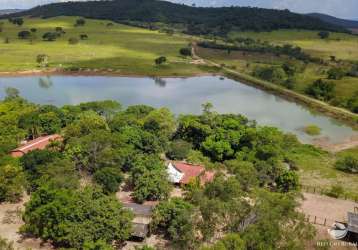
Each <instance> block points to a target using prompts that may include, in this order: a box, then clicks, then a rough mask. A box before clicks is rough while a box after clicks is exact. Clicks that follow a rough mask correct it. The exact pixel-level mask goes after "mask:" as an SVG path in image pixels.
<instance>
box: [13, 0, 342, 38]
mask: <svg viewBox="0 0 358 250" xmlns="http://www.w3.org/2000/svg"><path fill="white" fill-rule="evenodd" d="M11 16H12V17H14V16H34V17H40V16H42V17H44V18H48V17H55V16H84V17H87V18H97V19H110V20H113V21H117V22H124V21H136V22H146V23H148V22H163V23H167V24H181V25H182V26H183V27H184V31H185V30H186V32H187V33H189V34H195V35H198V34H216V35H224V34H227V33H228V32H229V31H231V30H255V31H269V30H275V29H283V28H289V29H290V28H296V29H310V30H330V31H344V29H343V28H341V27H338V26H335V25H332V24H328V23H325V22H323V21H321V20H319V19H317V18H313V17H309V16H305V15H300V14H295V13H291V12H289V11H288V10H270V9H260V8H250V7H223V8H197V7H191V6H187V5H180V4H174V3H170V2H167V1H157V0H115V1H92V2H67V3H55V4H49V5H44V6H39V7H36V8H33V9H31V10H28V11H24V12H20V13H16V14H12V15H11Z"/></svg>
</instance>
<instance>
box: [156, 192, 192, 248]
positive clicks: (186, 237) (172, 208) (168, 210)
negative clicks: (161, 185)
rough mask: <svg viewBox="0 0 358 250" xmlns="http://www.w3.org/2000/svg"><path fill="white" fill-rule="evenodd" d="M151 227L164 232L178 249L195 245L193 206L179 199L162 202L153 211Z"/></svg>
mask: <svg viewBox="0 0 358 250" xmlns="http://www.w3.org/2000/svg"><path fill="white" fill-rule="evenodd" d="M152 218H153V221H152V227H153V228H154V229H155V230H164V232H165V234H166V235H167V236H168V237H169V238H170V239H171V240H173V242H174V243H175V244H178V245H179V246H180V249H190V248H192V247H193V246H194V243H195V212H194V206H193V205H191V204H190V203H188V202H186V201H184V200H182V199H180V198H173V199H170V200H169V201H163V202H161V203H159V205H158V206H156V207H155V209H154V211H153V216H152Z"/></svg>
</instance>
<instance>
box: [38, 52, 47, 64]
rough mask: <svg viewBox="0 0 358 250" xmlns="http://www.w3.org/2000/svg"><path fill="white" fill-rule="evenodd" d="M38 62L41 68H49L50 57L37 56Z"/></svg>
mask: <svg viewBox="0 0 358 250" xmlns="http://www.w3.org/2000/svg"><path fill="white" fill-rule="evenodd" d="M36 62H37V63H38V64H39V66H41V67H47V66H48V56H47V55H45V54H40V55H37V57H36Z"/></svg>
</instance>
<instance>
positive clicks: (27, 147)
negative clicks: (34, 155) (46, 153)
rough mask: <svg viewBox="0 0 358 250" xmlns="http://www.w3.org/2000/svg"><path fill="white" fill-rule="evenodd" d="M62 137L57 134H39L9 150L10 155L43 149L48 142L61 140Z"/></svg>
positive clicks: (19, 155) (17, 155)
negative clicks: (33, 138)
mask: <svg viewBox="0 0 358 250" xmlns="http://www.w3.org/2000/svg"><path fill="white" fill-rule="evenodd" d="M62 139H63V138H62V137H61V136H60V135H58V134H54V135H46V136H40V137H38V138H36V139H35V140H31V141H28V142H25V143H23V144H22V145H21V146H20V147H18V148H16V149H14V150H12V151H11V153H10V154H11V156H12V157H16V158H17V157H21V156H23V155H25V154H27V153H29V152H31V151H33V150H36V149H38V150H43V149H45V148H46V147H47V146H48V145H49V144H50V143H52V142H54V141H62Z"/></svg>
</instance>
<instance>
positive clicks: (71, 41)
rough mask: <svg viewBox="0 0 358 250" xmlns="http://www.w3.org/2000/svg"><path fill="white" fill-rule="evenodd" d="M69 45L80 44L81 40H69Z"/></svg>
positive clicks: (73, 38)
mask: <svg viewBox="0 0 358 250" xmlns="http://www.w3.org/2000/svg"><path fill="white" fill-rule="evenodd" d="M68 43H69V44H71V45H74V44H78V43H79V40H78V38H75V37H71V38H70V39H68Z"/></svg>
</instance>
